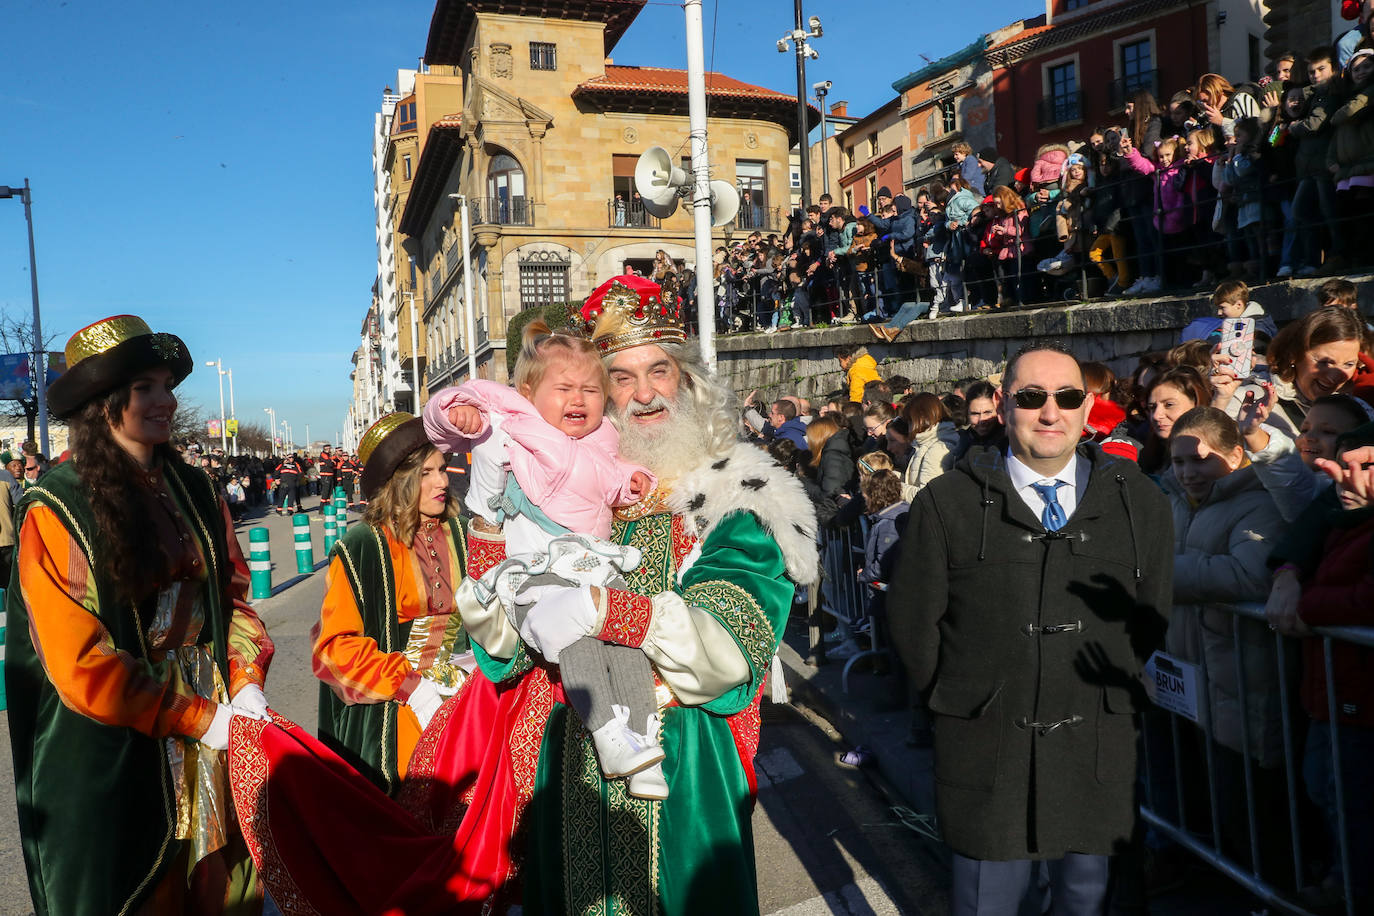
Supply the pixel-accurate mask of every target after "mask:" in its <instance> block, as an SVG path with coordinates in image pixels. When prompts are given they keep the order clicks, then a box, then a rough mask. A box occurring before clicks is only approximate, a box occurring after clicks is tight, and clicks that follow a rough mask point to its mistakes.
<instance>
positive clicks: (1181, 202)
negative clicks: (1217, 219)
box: [1126, 147, 1193, 235]
mask: <svg viewBox="0 0 1374 916" xmlns="http://www.w3.org/2000/svg"><path fill="white" fill-rule="evenodd" d="M1126 166H1127V167H1128V168H1130V169H1131V171H1133V172H1136V173H1137V174H1140V175H1154V178H1155V228H1156V229H1158V230H1159V231H1160V232H1162V233H1163V234H1165V235H1176V234H1178V233H1180V232H1183V231H1184V230H1186V229H1187V228H1188V227H1189V226H1191V225H1192V223H1193V212H1192V204H1191V203H1190V202H1189V200H1188V189H1187V187H1186V185H1187V181H1186V178H1187V176H1186V175H1184V174H1183V162H1182V161H1175V162H1173V163H1171V164H1170V165H1169V166H1167V167H1164V168H1161V167H1160V166H1158V165H1156V164H1155V163H1153V162H1151V161H1150V160H1149V159H1146V158H1145V157H1144V156H1142V155H1140V150H1138V149H1135V148H1134V147H1132V148H1131V151H1130V153H1128V154H1127V155H1126Z"/></svg>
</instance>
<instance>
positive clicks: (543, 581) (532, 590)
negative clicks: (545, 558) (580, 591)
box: [514, 573, 578, 607]
mask: <svg viewBox="0 0 1374 916" xmlns="http://www.w3.org/2000/svg"><path fill="white" fill-rule="evenodd" d="M577 587H578V585H577V583H576V582H573V581H571V580H569V579H564V578H563V577H562V576H558V575H555V574H553V573H543V574H541V575H538V576H530V577H529V578H528V579H526V580H525V581H524V582H522V583H520V587H519V588H518V589H516V590H515V602H514V603H515V604H516V605H517V606H524V607H528V606H530V605H532V604H538V603H539V600H540V599H541V598H545V597H547V596H549V595H554V594H557V593H558V592H561V591H563V590H564V589H569V588H577Z"/></svg>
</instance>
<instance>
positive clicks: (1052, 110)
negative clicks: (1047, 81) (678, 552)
mask: <svg viewBox="0 0 1374 916" xmlns="http://www.w3.org/2000/svg"><path fill="white" fill-rule="evenodd" d="M1082 120H1083V92H1082V90H1079V91H1076V92H1061V93H1059V94H1058V95H1051V96H1046V97H1045V98H1043V99H1041V100H1040V102H1039V104H1038V105H1036V121H1037V122H1038V124H1039V125H1040V129H1041V130H1050V129H1051V128H1055V127H1060V126H1062V125H1066V124H1078V123H1080V122H1081V121H1082Z"/></svg>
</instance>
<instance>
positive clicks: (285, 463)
mask: <svg viewBox="0 0 1374 916" xmlns="http://www.w3.org/2000/svg"><path fill="white" fill-rule="evenodd" d="M277 473H278V474H279V475H280V477H281V483H279V484H277V492H278V493H279V494H281V496H280V498H279V499H278V500H277V514H278V515H289V514H290V513H291V510H292V509H294V508H296V507H297V506H299V505H300V501H299V499H298V498H297V496H296V487H297V485H298V484H299V483H300V481H301V462H300V458H299V457H298V456H297V455H296V453H295V452H292V453H291V454H289V455H287V456H286V457H285V458H283V459H282V460H281V467H279V468H277Z"/></svg>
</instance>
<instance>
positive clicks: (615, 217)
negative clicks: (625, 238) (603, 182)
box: [606, 197, 663, 229]
mask: <svg viewBox="0 0 1374 916" xmlns="http://www.w3.org/2000/svg"><path fill="white" fill-rule="evenodd" d="M606 215H607V219H608V221H609V225H610V227H611V228H612V229H660V228H662V226H663V223H662V221H661V220H660V219H659V218H658V217H657V216H654V215H653V214H651V213H650V212H649V211H648V210H645V209H644V204H643V202H642V201H638V200H625V199H624V198H623V197H622V198H620V199H619V200H608V201H607V202H606Z"/></svg>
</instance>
